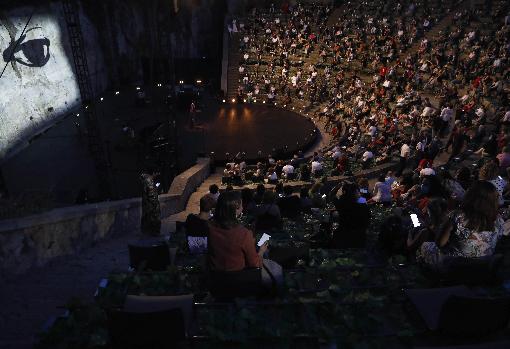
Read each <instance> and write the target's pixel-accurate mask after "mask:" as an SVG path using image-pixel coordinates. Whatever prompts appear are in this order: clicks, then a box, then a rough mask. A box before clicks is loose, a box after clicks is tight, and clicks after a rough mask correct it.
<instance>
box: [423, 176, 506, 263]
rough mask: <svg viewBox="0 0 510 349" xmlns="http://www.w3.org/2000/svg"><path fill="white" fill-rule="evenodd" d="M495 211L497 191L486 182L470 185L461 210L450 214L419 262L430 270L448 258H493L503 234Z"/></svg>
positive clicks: (500, 220)
mask: <svg viewBox="0 0 510 349" xmlns="http://www.w3.org/2000/svg"><path fill="white" fill-rule="evenodd" d="M498 208H499V205H498V192H497V190H496V188H495V187H494V186H493V185H492V184H491V183H489V182H486V181H477V182H475V183H473V185H472V186H471V188H469V190H468V191H467V192H466V195H465V196H464V200H463V201H462V204H461V207H460V210H457V211H453V212H451V213H450V215H449V216H448V219H447V220H446V222H445V223H444V224H443V225H442V226H441V228H440V229H439V230H438V232H437V236H436V238H435V241H434V242H424V243H423V244H422V245H421V248H420V250H419V253H418V258H419V259H420V260H421V261H422V262H424V263H425V264H427V265H429V266H433V267H434V266H435V267H440V266H442V263H443V261H444V259H445V258H447V257H464V258H475V257H484V256H490V255H492V254H493V253H494V251H495V249H496V244H497V242H498V240H499V239H500V238H501V236H502V235H503V231H504V229H503V223H504V222H503V219H502V218H501V217H500V216H499V214H498Z"/></svg>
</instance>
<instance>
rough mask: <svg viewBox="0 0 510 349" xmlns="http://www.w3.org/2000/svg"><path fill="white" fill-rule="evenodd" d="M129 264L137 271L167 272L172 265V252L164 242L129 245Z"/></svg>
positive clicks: (142, 242) (141, 242)
mask: <svg viewBox="0 0 510 349" xmlns="http://www.w3.org/2000/svg"><path fill="white" fill-rule="evenodd" d="M128 249H129V264H130V266H131V268H133V269H135V270H141V269H143V270H154V271H160V270H166V269H167V267H168V266H169V265H170V264H171V263H170V251H169V249H168V245H167V244H166V243H165V242H164V241H161V242H150V241H147V242H144V241H140V242H137V243H136V244H129V245H128Z"/></svg>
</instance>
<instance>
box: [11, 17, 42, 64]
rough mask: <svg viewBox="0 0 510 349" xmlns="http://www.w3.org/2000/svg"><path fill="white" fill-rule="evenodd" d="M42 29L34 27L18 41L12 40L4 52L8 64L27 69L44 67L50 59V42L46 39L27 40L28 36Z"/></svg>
mask: <svg viewBox="0 0 510 349" xmlns="http://www.w3.org/2000/svg"><path fill="white" fill-rule="evenodd" d="M35 29H42V28H41V27H34V28H31V29H29V30H27V32H26V33H25V34H24V35H22V36H21V37H20V38H19V39H17V40H12V37H11V43H10V44H9V47H8V48H6V49H5V50H4V52H3V59H4V61H5V62H6V63H11V64H12V63H19V64H22V65H25V66H27V67H38V68H40V67H43V66H45V65H46V63H48V61H49V59H50V40H49V39H48V38H46V37H44V38H39V39H31V40H27V41H25V40H26V38H27V34H28V33H29V32H30V31H32V30H35Z"/></svg>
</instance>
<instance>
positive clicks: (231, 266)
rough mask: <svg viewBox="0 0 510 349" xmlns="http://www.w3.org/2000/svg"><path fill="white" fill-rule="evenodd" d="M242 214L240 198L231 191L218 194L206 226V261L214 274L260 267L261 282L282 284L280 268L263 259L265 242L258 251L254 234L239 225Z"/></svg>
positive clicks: (270, 284) (266, 247)
mask: <svg viewBox="0 0 510 349" xmlns="http://www.w3.org/2000/svg"><path fill="white" fill-rule="evenodd" d="M242 211H243V206H242V200H241V195H240V193H239V192H235V191H230V192H224V193H221V194H220V197H219V198H218V202H217V203H216V209H215V211H214V217H213V219H212V221H211V223H210V224H209V239H208V262H209V267H210V268H211V270H214V271H240V270H243V269H246V268H262V282H263V284H265V285H267V286H272V284H273V279H274V280H275V282H276V283H277V284H280V283H281V282H283V273H282V267H281V266H280V265H279V264H277V263H275V262H273V261H271V260H269V259H263V258H262V256H263V255H264V253H265V252H266V251H267V249H268V244H267V242H266V243H265V244H264V245H262V246H261V247H260V248H259V250H258V252H257V250H256V248H255V239H254V238H253V233H252V232H251V231H250V230H249V229H247V228H245V227H244V226H242V225H241V224H240V223H239V220H238V217H240V215H241V213H242Z"/></svg>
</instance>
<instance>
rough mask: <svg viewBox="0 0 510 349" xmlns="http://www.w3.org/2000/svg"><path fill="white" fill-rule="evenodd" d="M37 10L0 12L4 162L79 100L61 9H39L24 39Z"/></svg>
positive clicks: (0, 135)
mask: <svg viewBox="0 0 510 349" xmlns="http://www.w3.org/2000/svg"><path fill="white" fill-rule="evenodd" d="M33 11H34V9H33V8H16V9H15V10H12V11H10V12H6V11H2V10H0V54H1V55H0V63H1V65H0V66H1V69H3V68H4V67H5V71H4V73H3V76H2V77H1V78H0V159H1V158H3V157H5V156H6V154H8V153H9V152H11V151H12V150H14V149H15V148H16V147H18V146H19V145H21V144H23V143H24V142H26V141H27V140H28V139H30V137H31V136H33V135H34V134H36V133H37V132H39V131H40V130H41V129H43V128H45V127H46V126H48V125H50V124H51V123H52V121H54V120H55V118H56V117H58V116H61V115H63V114H65V113H66V112H68V110H69V109H70V108H72V107H74V106H76V105H77V103H78V102H79V98H80V93H79V88H78V84H77V82H76V79H75V76H74V72H73V61H72V56H71V54H70V49H69V46H68V38H67V35H66V34H67V33H65V32H64V33H63V31H64V30H66V29H65V28H66V26H65V21H64V18H63V17H62V16H61V8H60V7H58V6H57V7H56V6H54V5H52V6H47V7H46V8H45V11H44V12H42V11H41V9H38V11H37V12H35V13H34V14H33V16H32V19H31V20H30V22H29V23H28V25H27V26H26V30H25V32H24V34H23V35H22V32H23V28H24V27H25V25H26V24H27V21H28V19H29V17H30V14H31V13H32V12H33ZM16 41H19V44H18V45H17V46H16V45H15V43H16Z"/></svg>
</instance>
